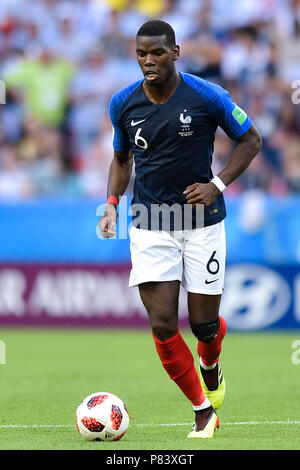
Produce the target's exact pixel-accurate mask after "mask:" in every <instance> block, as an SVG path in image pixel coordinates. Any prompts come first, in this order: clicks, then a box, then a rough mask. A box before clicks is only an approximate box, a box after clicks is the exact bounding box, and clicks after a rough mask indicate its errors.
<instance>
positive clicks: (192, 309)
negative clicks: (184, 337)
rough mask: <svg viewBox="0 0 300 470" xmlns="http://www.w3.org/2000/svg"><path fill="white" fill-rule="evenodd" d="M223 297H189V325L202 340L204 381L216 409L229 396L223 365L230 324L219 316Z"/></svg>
mask: <svg viewBox="0 0 300 470" xmlns="http://www.w3.org/2000/svg"><path fill="white" fill-rule="evenodd" d="M220 301H221V295H205V294H196V293H191V292H189V293H188V309H189V321H190V326H191V330H192V332H193V334H194V335H195V336H196V338H197V340H198V344H197V352H198V356H199V362H200V377H201V379H202V381H201V382H202V385H203V389H204V393H205V395H206V396H207V397H208V398H209V399H210V401H211V403H212V405H213V406H214V408H215V409H218V408H219V407H220V406H221V404H222V402H223V400H224V396H225V379H224V377H223V373H222V369H221V366H220V364H219V356H220V354H221V350H222V342H223V339H224V337H225V334H226V322H225V320H224V318H223V317H221V316H219V306H220Z"/></svg>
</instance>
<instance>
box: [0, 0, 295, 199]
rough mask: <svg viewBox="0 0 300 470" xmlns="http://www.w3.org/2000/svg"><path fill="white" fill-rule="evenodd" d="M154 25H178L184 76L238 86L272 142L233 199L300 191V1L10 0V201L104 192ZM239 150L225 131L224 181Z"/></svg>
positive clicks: (4, 141)
mask: <svg viewBox="0 0 300 470" xmlns="http://www.w3.org/2000/svg"><path fill="white" fill-rule="evenodd" d="M151 18H159V19H163V20H165V21H167V22H169V23H170V24H171V25H172V26H173V28H174V29H175V33H176V39H177V43H178V44H179V45H180V46H181V58H180V60H179V63H178V66H177V68H178V70H181V71H183V72H188V73H193V74H195V75H198V76H200V77H203V78H205V79H208V80H212V81H214V82H216V83H218V84H220V85H221V86H223V87H225V88H226V89H228V90H229V91H230V93H231V95H232V96H233V98H234V100H235V101H236V102H237V103H238V104H239V106H241V107H243V108H244V109H246V110H247V113H248V114H249V115H250V117H251V118H252V119H253V121H254V123H255V125H256V127H257V128H258V129H259V131H260V133H261V135H262V137H263V147H262V149H261V152H260V154H259V156H258V157H257V158H256V159H254V161H253V162H252V164H251V166H250V167H249V169H248V171H247V172H246V173H244V174H243V175H242V176H241V177H240V178H239V179H238V180H237V181H236V182H234V183H233V184H232V185H231V186H230V187H229V188H228V190H227V194H229V195H230V194H232V195H236V194H240V193H242V192H244V191H247V190H253V189H256V190H260V191H262V192H268V193H270V194H274V195H276V196H284V195H287V194H293V193H297V192H300V132H299V131H300V105H299V102H300V0H34V1H33V0H1V2H0V57H1V59H0V79H1V80H2V81H3V82H4V83H5V87H6V100H5V101H6V102H5V104H4V103H3V104H0V199H2V200H3V199H10V198H31V197H35V196H39V197H55V196H59V197H61V196H72V197H73V196H76V197H96V198H97V197H101V196H103V195H105V193H106V182H107V174H108V168H109V165H110V162H111V159H112V143H111V141H112V130H111V123H110V120H109V116H108V103H109V100H110V97H111V95H112V94H113V93H114V92H115V91H116V90H117V89H119V88H122V87H123V86H126V85H127V84H129V83H131V82H132V81H135V80H137V79H139V78H141V72H140V70H139V68H138V66H137V63H136V57H135V35H136V32H137V30H138V28H139V27H140V26H141V25H142V24H143V23H144V22H145V21H147V20H148V19H151ZM298 89H299V93H298V92H297V90H298ZM2 91H3V90H2ZM2 94H3V93H2ZM234 145H235V143H234V142H232V141H231V140H230V139H229V138H228V137H227V136H226V135H225V134H224V133H223V131H221V130H218V132H217V136H216V141H215V154H214V163H213V169H214V172H215V173H217V172H218V171H220V169H222V168H223V166H224V165H225V163H226V161H227V160H228V158H229V157H230V155H231V153H232V150H233V148H234Z"/></svg>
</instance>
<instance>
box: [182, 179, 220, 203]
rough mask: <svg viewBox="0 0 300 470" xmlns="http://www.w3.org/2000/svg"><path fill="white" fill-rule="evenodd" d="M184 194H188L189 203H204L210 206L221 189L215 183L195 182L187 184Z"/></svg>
mask: <svg viewBox="0 0 300 470" xmlns="http://www.w3.org/2000/svg"><path fill="white" fill-rule="evenodd" d="M183 194H185V195H186V200H187V203H188V204H192V205H195V204H203V205H204V206H205V207H208V206H210V205H211V204H212V203H213V202H214V200H215V199H216V197H218V196H219V194H220V191H219V190H218V188H217V187H216V186H215V185H214V184H213V183H194V184H191V185H190V186H187V188H186V189H185V191H183Z"/></svg>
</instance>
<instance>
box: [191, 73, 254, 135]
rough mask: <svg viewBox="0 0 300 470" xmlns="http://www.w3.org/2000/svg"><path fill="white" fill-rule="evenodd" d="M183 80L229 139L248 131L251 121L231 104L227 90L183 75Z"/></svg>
mask: <svg viewBox="0 0 300 470" xmlns="http://www.w3.org/2000/svg"><path fill="white" fill-rule="evenodd" d="M183 78H184V80H185V81H186V82H187V83H188V85H190V86H191V87H192V88H193V89H194V90H195V91H196V92H197V93H198V95H199V96H200V97H201V99H202V100H203V101H204V103H205V104H206V107H207V110H208V112H209V113H210V114H211V115H212V116H213V118H214V120H215V122H216V123H217V125H218V126H220V127H221V128H222V129H223V131H224V132H226V134H227V135H228V136H229V137H230V138H232V139H238V138H239V137H241V136H242V135H243V134H245V133H246V132H247V131H248V130H249V129H250V127H251V125H252V121H251V119H250V118H249V117H248V116H247V113H246V112H245V111H244V110H243V109H242V108H240V107H239V106H238V105H237V104H236V103H234V102H233V100H232V98H231V96H230V94H229V92H228V91H227V90H225V89H224V88H222V87H221V86H219V85H217V84H215V83H212V82H210V81H208V80H203V79H201V78H199V77H195V76H193V75H189V74H184V75H183Z"/></svg>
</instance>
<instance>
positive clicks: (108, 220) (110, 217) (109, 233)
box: [98, 204, 118, 238]
mask: <svg viewBox="0 0 300 470" xmlns="http://www.w3.org/2000/svg"><path fill="white" fill-rule="evenodd" d="M117 219H118V212H117V209H116V207H115V206H114V204H107V205H106V206H105V212H104V214H103V216H102V217H101V219H100V220H99V222H98V226H99V228H100V231H101V235H102V236H103V238H112V237H114V236H115V235H116V225H117Z"/></svg>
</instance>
